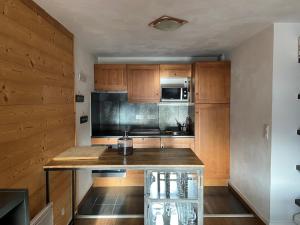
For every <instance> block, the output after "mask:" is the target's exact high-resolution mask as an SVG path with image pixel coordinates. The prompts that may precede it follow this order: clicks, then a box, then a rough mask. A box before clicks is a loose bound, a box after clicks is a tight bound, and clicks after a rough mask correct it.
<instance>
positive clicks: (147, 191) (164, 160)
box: [44, 147, 204, 225]
mask: <svg viewBox="0 0 300 225" xmlns="http://www.w3.org/2000/svg"><path fill="white" fill-rule="evenodd" d="M91 148H92V147H91ZM57 158H58V157H57ZM81 169H85V170H115V169H116V170H120V169H125V170H142V171H144V177H145V181H144V196H145V197H144V222H145V224H146V225H149V223H150V220H151V221H153V218H152V217H153V215H152V216H150V214H151V213H150V212H152V211H151V209H154V208H155V207H157V204H160V205H163V206H165V207H171V208H173V211H174V210H175V209H177V210H179V209H181V208H182V207H183V206H184V207H187V206H189V208H190V210H192V211H191V212H190V213H189V214H188V213H185V214H186V215H190V214H191V213H192V214H195V215H196V219H195V221H193V222H195V223H194V224H196V225H203V170H204V165H203V163H202V162H201V160H200V159H199V158H198V157H197V156H196V155H195V154H194V152H193V151H192V150H191V149H189V148H179V149H178V148H176V149H174V148H162V149H161V148H141V149H134V153H133V155H130V156H123V155H119V154H118V151H117V150H116V149H106V150H103V151H101V152H100V156H99V158H98V156H97V157H96V158H92V157H90V159H84V160H83V159H81V160H73V159H71V160H55V158H54V159H53V160H51V161H50V162H49V163H48V164H47V165H45V166H44V170H45V173H46V201H47V203H49V202H50V196H49V185H50V184H49V172H51V171H57V170H70V171H72V220H71V222H70V224H72V225H73V224H75V221H76V220H75V216H76V215H75V209H76V206H75V202H76V189H75V187H76V171H77V170H81ZM174 180H177V182H176V181H174ZM174 182H175V183H174ZM163 183H164V185H165V188H164V189H163V188H162V187H161V185H163ZM177 185H180V186H177ZM171 186H172V188H171ZM176 186H177V188H178V189H177V191H178V192H177V193H175V194H174V193H171V192H172V191H173V190H174V187H175V188H176ZM156 187H157V190H158V192H152V191H151V190H153V188H156ZM188 187H189V188H188ZM185 188H186V189H185ZM179 190H180V191H179ZM183 190H186V191H183ZM188 190H189V191H188ZM161 191H163V193H161ZM153 193H154V194H153ZM155 193H156V194H157V193H159V194H158V196H156V195H155ZM162 196H165V197H162ZM171 208H170V210H171ZM179 211H180V210H179ZM179 211H178V213H179ZM180 215H182V213H181V214H180ZM150 217H151V218H152V219H151V218H150ZM122 218H124V215H122ZM126 218H127V217H126ZM128 218H130V217H128ZM178 218H179V217H178ZM169 220H170V218H169ZM169 222H170V221H169ZM178 222H179V221H178ZM167 224H170V223H167Z"/></svg>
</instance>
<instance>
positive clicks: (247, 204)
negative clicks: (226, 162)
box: [228, 182, 279, 225]
mask: <svg viewBox="0 0 300 225" xmlns="http://www.w3.org/2000/svg"><path fill="white" fill-rule="evenodd" d="M228 187H229V189H230V190H231V191H232V193H233V194H234V195H235V196H236V197H237V198H238V199H239V200H240V201H241V202H242V204H243V205H244V206H245V207H246V208H247V209H248V210H249V211H250V212H251V213H252V214H253V215H255V216H256V217H257V218H258V219H259V220H260V222H261V223H262V224H268V225H271V224H269V221H267V220H266V219H265V218H264V217H263V216H262V215H261V214H260V213H259V212H258V211H257V210H256V209H255V207H254V206H253V205H252V204H251V203H250V202H249V200H248V199H247V198H245V197H244V196H243V195H242V193H241V192H240V191H239V190H238V188H236V187H234V185H232V184H231V183H230V182H229V183H228ZM274 225H275V224H274ZM276 225H277V224H276ZM278 225H279V224H278Z"/></svg>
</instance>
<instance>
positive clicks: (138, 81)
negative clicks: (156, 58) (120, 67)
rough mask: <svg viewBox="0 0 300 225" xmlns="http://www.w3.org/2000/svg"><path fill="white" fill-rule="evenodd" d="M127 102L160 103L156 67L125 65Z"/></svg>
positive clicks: (157, 68) (157, 69) (157, 67)
mask: <svg viewBox="0 0 300 225" xmlns="http://www.w3.org/2000/svg"><path fill="white" fill-rule="evenodd" d="M127 75H128V101H129V102H137V103H144V102H145V103H156V102H159V101H160V81H159V66H158V65H127Z"/></svg>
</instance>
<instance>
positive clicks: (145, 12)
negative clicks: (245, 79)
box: [35, 0, 300, 57]
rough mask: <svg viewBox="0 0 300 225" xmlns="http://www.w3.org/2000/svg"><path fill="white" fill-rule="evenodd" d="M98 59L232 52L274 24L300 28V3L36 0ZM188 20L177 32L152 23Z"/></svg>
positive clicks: (270, 0)
mask: <svg viewBox="0 0 300 225" xmlns="http://www.w3.org/2000/svg"><path fill="white" fill-rule="evenodd" d="M35 2H37V3H38V4H39V5H40V6H41V7H43V8H44V9H45V10H46V11H47V12H48V13H49V14H50V15H52V16H53V17H55V18H56V19H57V20H58V21H60V22H61V23H62V24H63V25H65V26H66V27H67V28H68V29H69V30H70V31H72V32H73V33H74V34H75V36H76V38H78V39H79V40H80V41H81V42H83V43H84V44H85V45H86V47H87V48H88V50H89V51H90V52H91V53H93V54H95V55H98V56H106V57H114V56H119V57H126V56H197V55H209V54H219V53H223V52H227V51H229V50H230V49H232V48H233V47H235V46H237V45H238V44H239V43H241V42H242V41H243V40H245V39H247V38H249V37H251V36H252V35H254V34H255V33H257V32H259V31H260V30H262V29H264V28H265V27H267V26H269V25H271V24H272V23H274V22H300V1H299V0H185V1H183V0H35ZM162 15H169V16H173V17H178V18H181V19H185V20H188V21H189V23H188V24H186V25H184V26H183V27H181V28H179V29H178V30H176V31H170V32H166V31H159V30H155V29H153V28H150V27H148V23H149V22H151V21H152V20H154V19H156V18H158V17H160V16H162Z"/></svg>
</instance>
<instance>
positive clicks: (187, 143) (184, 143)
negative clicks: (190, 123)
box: [161, 137, 194, 150]
mask: <svg viewBox="0 0 300 225" xmlns="http://www.w3.org/2000/svg"><path fill="white" fill-rule="evenodd" d="M161 147H162V148H190V149H192V150H194V138H174V137H173V138H161Z"/></svg>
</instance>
